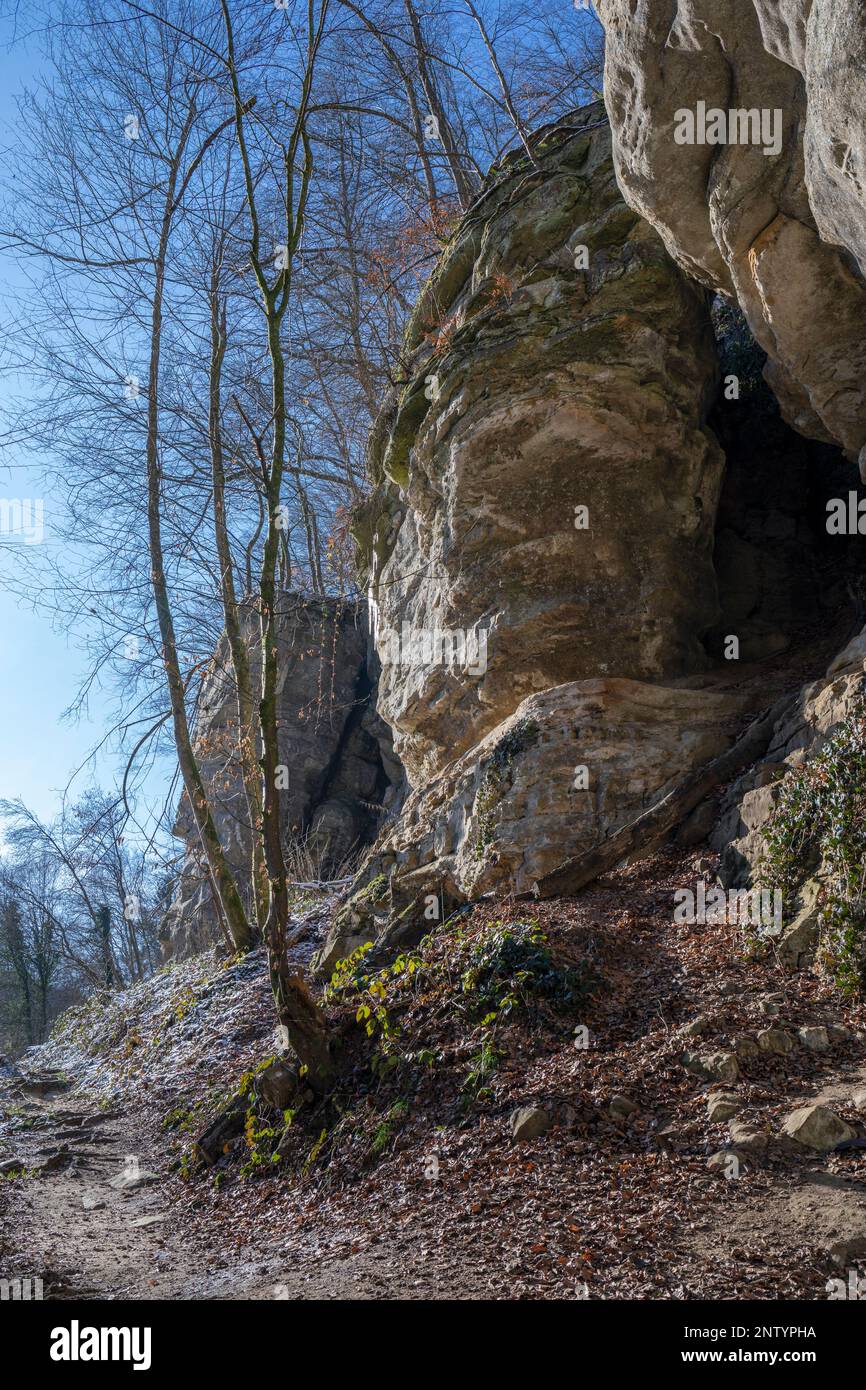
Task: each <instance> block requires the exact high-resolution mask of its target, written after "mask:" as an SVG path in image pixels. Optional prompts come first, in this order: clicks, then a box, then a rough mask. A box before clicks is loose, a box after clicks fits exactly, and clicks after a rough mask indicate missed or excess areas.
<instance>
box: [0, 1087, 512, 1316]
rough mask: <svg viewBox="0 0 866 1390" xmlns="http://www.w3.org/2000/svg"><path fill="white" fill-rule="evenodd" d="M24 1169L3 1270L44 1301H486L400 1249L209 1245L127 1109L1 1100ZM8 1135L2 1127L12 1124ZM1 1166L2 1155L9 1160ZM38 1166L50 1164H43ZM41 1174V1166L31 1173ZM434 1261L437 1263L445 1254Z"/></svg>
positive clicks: (7, 1208) (50, 1098)
mask: <svg viewBox="0 0 866 1390" xmlns="http://www.w3.org/2000/svg"><path fill="white" fill-rule="evenodd" d="M0 1113H2V1114H3V1115H4V1117H5V1118H6V1120H7V1124H8V1123H9V1122H10V1121H11V1124H12V1126H13V1132H14V1135H15V1142H14V1146H13V1147H14V1152H15V1157H16V1159H20V1160H21V1162H22V1163H23V1164H24V1167H25V1170H26V1174H27V1176H26V1177H23V1178H15V1179H13V1180H11V1181H7V1182H4V1183H3V1185H2V1187H3V1198H4V1200H3V1203H2V1215H0V1277H2V1278H4V1279H14V1278H20V1279H27V1278H29V1279H31V1280H33V1279H36V1278H39V1279H41V1280H42V1282H43V1296H44V1297H45V1298H50V1299H59V1300H63V1299H76V1300H78V1299H111V1300H114V1299H117V1300H135V1299H159V1300H174V1299H181V1300H189V1299H227V1300H237V1299H260V1300H273V1299H277V1300H280V1299H307V1300H313V1299H328V1300H332V1299H346V1300H349V1299H351V1300H356V1299H396V1298H399V1299H406V1298H409V1299H412V1298H417V1299H424V1300H428V1299H431V1298H434V1299H435V1298H447V1297H455V1296H456V1297H473V1296H477V1297H483V1296H485V1294H486V1293H487V1292H488V1290H487V1287H486V1280H485V1278H484V1277H483V1272H482V1273H479V1276H478V1277H477V1278H474V1277H473V1276H472V1274H471V1272H470V1271H466V1270H465V1269H464V1270H463V1271H461V1270H460V1269H459V1268H458V1267H456V1264H451V1263H450V1262H446V1263H447V1264H448V1265H449V1267H448V1270H447V1277H443V1270H442V1269H438V1270H436V1269H433V1268H431V1264H430V1261H429V1260H426V1259H425V1260H423V1261H419V1262H418V1264H417V1268H414V1269H413V1268H412V1266H413V1263H414V1262H413V1260H412V1258H411V1254H410V1252H408V1251H407V1250H404V1249H402V1248H400V1247H398V1246H396V1245H395V1246H384V1245H379V1246H377V1247H376V1248H375V1249H372V1250H369V1251H364V1252H363V1253H361V1254H358V1255H354V1256H350V1257H348V1258H346V1257H345V1256H344V1255H342V1254H334V1255H333V1256H332V1257H330V1258H329V1257H328V1256H327V1255H324V1256H323V1255H322V1254H321V1253H319V1254H318V1255H317V1257H316V1258H312V1259H311V1258H310V1256H309V1251H307V1250H305V1249H304V1248H303V1246H301V1247H299V1249H298V1250H297V1251H296V1252H295V1253H294V1254H293V1253H292V1252H287V1250H286V1247H285V1243H284V1242H283V1243H281V1244H280V1245H279V1246H277V1245H276V1244H274V1243H269V1241H268V1237H267V1233H266V1232H264V1231H263V1232H262V1233H261V1237H260V1239H259V1240H257V1241H256V1242H255V1243H254V1244H253V1245H252V1246H251V1245H250V1242H249V1240H248V1239H246V1238H245V1239H244V1241H243V1242H241V1241H238V1242H237V1247H236V1248H235V1247H234V1246H233V1242H232V1240H231V1239H230V1238H227V1239H226V1240H225V1242H224V1243H223V1246H222V1248H215V1246H214V1244H213V1232H212V1230H211V1229H208V1230H207V1231H206V1232H204V1233H199V1232H197V1231H196V1223H195V1220H194V1217H193V1219H192V1220H191V1219H190V1212H189V1210H188V1209H187V1210H186V1211H185V1212H184V1211H181V1209H180V1208H179V1207H178V1206H177V1205H176V1201H177V1197H178V1189H179V1184H178V1183H177V1182H176V1180H175V1179H174V1176H173V1174H172V1173H171V1172H170V1171H169V1168H168V1150H167V1147H166V1146H165V1145H163V1144H161V1143H159V1142H158V1141H154V1138H153V1136H152V1135H150V1136H148V1135H142V1134H141V1133H139V1132H138V1131H137V1128H136V1125H135V1122H134V1118H133V1116H132V1115H131V1114H130V1113H129V1111H124V1110H123V1109H118V1110H115V1111H105V1110H100V1109H99V1108H98V1107H94V1106H92V1105H89V1104H88V1103H87V1101H86V1100H83V1099H82V1098H81V1097H79V1096H72V1097H70V1096H69V1093H68V1091H67V1090H66V1088H65V1087H64V1088H63V1089H60V1088H56V1089H55V1088H52V1089H49V1090H47V1091H46V1093H45V1094H43V1095H35V1094H33V1092H32V1091H28V1090H24V1089H18V1088H17V1087H16V1088H15V1090H14V1092H11V1093H10V1091H9V1090H8V1089H7V1090H6V1091H5V1093H4V1094H3V1095H2V1096H0ZM7 1137H8V1130H7ZM7 1162H8V1160H7ZM42 1165H46V1166H45V1167H42ZM37 1170H39V1171H38V1172H37ZM440 1263H441V1261H440Z"/></svg>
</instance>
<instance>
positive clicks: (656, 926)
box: [0, 849, 866, 1300]
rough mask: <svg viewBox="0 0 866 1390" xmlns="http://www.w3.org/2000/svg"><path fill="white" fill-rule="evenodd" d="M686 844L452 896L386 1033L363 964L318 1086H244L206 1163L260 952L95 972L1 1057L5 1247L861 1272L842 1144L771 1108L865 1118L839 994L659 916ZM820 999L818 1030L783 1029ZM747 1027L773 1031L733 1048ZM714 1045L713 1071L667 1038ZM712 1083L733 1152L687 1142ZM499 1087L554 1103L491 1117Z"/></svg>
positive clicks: (168, 1274)
mask: <svg viewBox="0 0 866 1390" xmlns="http://www.w3.org/2000/svg"><path fill="white" fill-rule="evenodd" d="M699 875H705V876H706V879H707V882H712V879H713V877H714V861H713V860H712V859H711V858H708V857H707V856H706V855H704V856H702V857H701V858H700V860H698V861H695V857H694V851H690V852H688V853H685V852H674V851H672V850H670V849H669V850H666V851H665V852H663V853H660V854H658V855H656V856H654V857H653V858H651V859H647V860H643V861H641V862H640V863H638V864H634V865H632V866H630V867H627V868H623V869H619V870H617V871H616V872H615V873H613V874H611V875H609V876H608V877H606V878H605V879H603V880H600V881H599V882H598V883H597V884H596V885H595V886H594V887H593V888H592V889H590V890H587V891H584V892H583V893H582V894H580V895H579V897H576V898H573V899H560V900H554V901H551V902H545V903H539V904H529V905H528V904H526V903H521V902H507V901H506V902H501V901H500V902H497V903H495V904H493V903H485V904H482V905H480V906H478V907H476V908H474V909H473V910H472V911H471V912H466V913H464V914H462V915H461V916H460V917H459V918H458V919H456V921H455V922H454V923H453V925H451V927H450V929H449V928H448V927H446V928H445V929H442V928H440V929H439V931H438V932H437V934H436V936H435V938H431V943H433V944H432V945H431V946H430V947H429V948H422V950H421V952H420V953H419V954H418V955H417V957H415V958H414V960H415V963H414V965H412V966H411V968H410V966H409V965H408V964H407V963H405V962H404V963H403V965H402V966H400V967H398V971H397V972H394V973H393V974H392V975H389V976H388V979H387V980H386V982H385V985H384V986H383V988H385V989H386V996H385V1005H386V1007H387V1010H388V1015H389V1030H390V1036H389V1037H385V1036H379V1035H375V1034H374V1036H373V1037H372V1038H371V1037H368V1036H367V1031H366V1022H367V1020H366V1019H365V1018H364V1017H363V1015H362V1019H361V1023H360V1024H358V1023H356V1014H357V1011H358V1008H359V1007H360V1004H363V1000H364V999H365V998H369V997H370V996H369V994H368V993H365V989H366V985H365V982H364V978H363V976H362V975H359V976H358V977H357V979H356V981H355V983H352V982H349V983H348V984H347V985H346V987H345V989H344V990H343V991H342V993H341V992H340V991H338V992H337V994H336V995H335V996H333V997H332V999H331V1001H330V1003H329V1006H328V1007H329V1011H330V1013H331V1015H332V1021H333V1022H334V1025H335V1027H336V1028H337V1030H338V1032H339V1036H340V1038H341V1039H342V1047H343V1048H344V1050H345V1056H346V1058H347V1074H346V1083H345V1088H344V1090H343V1092H342V1093H341V1094H339V1095H338V1096H337V1097H336V1098H335V1099H334V1101H333V1102H332V1103H331V1105H330V1106H329V1107H328V1108H327V1109H325V1108H323V1107H318V1108H316V1107H310V1108H309V1113H308V1111H307V1110H301V1111H300V1113H299V1114H298V1115H297V1116H296V1118H295V1120H294V1122H293V1124H292V1125H291V1126H290V1128H289V1129H288V1130H283V1117H282V1116H281V1115H280V1114H279V1112H273V1113H270V1112H268V1111H266V1110H263V1109H262V1108H261V1106H259V1107H258V1109H257V1110H256V1111H255V1112H253V1111H251V1112H250V1118H249V1123H248V1125H247V1130H246V1132H245V1133H241V1134H239V1135H238V1136H237V1137H236V1138H235V1139H233V1140H232V1141H231V1142H230V1143H228V1144H227V1145H226V1146H225V1152H224V1153H223V1155H222V1156H221V1157H220V1159H219V1160H218V1162H217V1163H216V1165H215V1166H214V1167H206V1166H204V1165H202V1164H201V1163H198V1164H197V1163H195V1162H193V1161H192V1155H193V1152H194V1149H193V1142H194V1139H195V1136H196V1135H197V1134H198V1133H200V1132H201V1130H202V1129H203V1127H204V1125H205V1124H206V1122H207V1120H208V1119H209V1118H211V1117H212V1116H213V1114H214V1113H216V1112H217V1111H218V1109H219V1107H220V1105H221V1104H222V1103H224V1101H225V1099H226V1098H227V1097H228V1096H229V1095H230V1094H232V1092H233V1091H235V1090H236V1089H237V1087H238V1085H239V1083H240V1081H241V1077H242V1076H243V1075H244V1073H249V1072H250V1071H252V1070H254V1069H255V1068H256V1067H257V1066H260V1065H261V1064H263V1063H264V1062H265V1061H266V1059H267V1058H269V1057H270V1056H272V1055H273V1028H272V1020H271V1013H270V1001H269V999H268V986H267V976H266V972H265V969H264V962H263V960H262V958H261V955H260V954H254V955H253V956H251V957H247V958H246V959H244V960H241V961H223V962H220V961H217V960H216V958H215V957H214V956H213V955H208V956H205V957H199V958H197V959H196V960H193V961H187V962H183V963H181V964H178V965H173V966H171V967H168V968H166V969H164V970H163V971H161V972H159V973H158V974H157V975H156V976H155V977H153V978H152V979H151V980H149V981H146V982H145V983H144V984H142V985H139V986H137V987H135V988H134V989H131V990H129V991H126V993H125V994H121V995H113V996H110V997H104V998H102V999H94V1000H92V1001H90V1002H89V1003H88V1005H86V1006H83V1007H82V1008H81V1009H80V1010H77V1011H73V1012H72V1013H71V1014H70V1015H67V1016H66V1018H65V1020H64V1022H63V1026H62V1027H61V1028H60V1029H59V1030H56V1032H55V1035H54V1037H53V1039H52V1041H51V1042H50V1043H49V1044H47V1045H45V1046H44V1047H42V1048H40V1049H37V1050H34V1051H31V1052H30V1053H28V1054H27V1055H26V1056H25V1057H24V1058H23V1059H22V1060H21V1066H20V1073H19V1075H17V1076H14V1075H13V1076H8V1077H6V1078H5V1080H4V1081H3V1082H2V1086H0V1167H3V1168H5V1169H6V1170H7V1171H8V1170H10V1168H11V1171H12V1173H13V1176H7V1177H6V1178H5V1179H4V1180H2V1181H0V1276H2V1277H4V1278H11V1277H15V1276H21V1277H27V1276H29V1277H31V1278H32V1277H41V1278H42V1280H43V1283H44V1288H45V1296H46V1297H52V1298H82V1297H83V1298H116V1299H137V1298H158V1299H174V1300H176V1299H243V1298H261V1299H273V1298H296V1297H299V1298H304V1299H317V1298H328V1299H333V1298H338V1299H342V1298H346V1299H356V1298H357V1299H413V1298H414V1299H453V1298H476V1297H488V1298H489V1297H494V1298H523V1299H546V1298H566V1299H572V1298H586V1297H588V1298H609V1299H618V1298H640V1299H668V1298H675V1299H693V1298H701V1297H703V1298H712V1299H767V1300H776V1299H789V1298H805V1299H816V1298H826V1297H827V1286H828V1281H829V1280H831V1279H840V1278H841V1279H846V1278H847V1277H848V1271H849V1270H851V1269H854V1270H856V1271H857V1272H858V1273H859V1274H862V1273H863V1265H862V1260H863V1257H864V1254H866V1147H864V1144H863V1142H862V1141H861V1142H858V1141H857V1140H856V1139H855V1141H854V1143H853V1144H850V1145H849V1146H848V1147H844V1148H840V1149H837V1150H836V1151H833V1152H830V1153H827V1154H820V1153H815V1152H811V1151H810V1150H807V1149H804V1148H801V1147H800V1146H798V1145H797V1144H795V1143H793V1142H792V1141H788V1142H786V1141H784V1140H781V1139H780V1135H779V1131H780V1125H781V1122H782V1120H783V1119H784V1117H785V1115H786V1114H787V1113H789V1112H790V1111H791V1110H793V1109H794V1108H796V1107H797V1106H801V1105H805V1104H807V1103H809V1104H811V1103H813V1102H816V1101H820V1102H822V1103H825V1104H827V1105H829V1106H831V1107H832V1109H833V1110H834V1111H835V1112H836V1113H837V1114H838V1115H839V1116H841V1117H842V1118H843V1119H844V1120H845V1121H846V1122H847V1123H848V1124H849V1125H850V1126H851V1128H852V1129H853V1130H854V1132H855V1134H856V1135H858V1136H862V1135H863V1133H864V1112H863V1109H862V1102H863V1096H862V1093H861V1092H860V1088H863V1087H864V1086H866V1010H864V1008H863V1007H862V1006H853V1005H852V1006H849V1007H845V1006H843V1004H842V1003H841V1001H840V999H839V996H838V995H837V994H835V993H834V992H833V991H832V989H831V988H830V987H829V985H827V984H825V983H824V982H822V981H821V980H819V979H816V978H815V977H814V976H812V975H807V974H790V973H786V972H784V971H783V970H782V969H781V968H780V967H779V966H778V965H777V963H776V962H775V960H774V958H773V956H772V953H769V952H766V953H764V954H756V953H755V951H754V948H753V946H752V945H750V943H749V942H748V941H747V940H746V939H745V938H744V937H743V935H742V934H741V932H740V929H739V928H738V927H736V926H729V925H721V926H710V925H688V924H683V923H675V922H674V921H673V893H674V890H675V889H676V888H678V887H687V886H691V887H694V884H695V880H696V876H699ZM530 923H535V924H537V926H536V927H532V926H531V925H530ZM323 929H324V915H323V914H322V913H320V914H318V915H316V914H315V913H313V914H311V916H310V917H309V919H308V922H307V926H306V929H305V931H304V932H301V933H299V935H300V936H301V941H300V944H299V945H298V947H297V950H298V952H299V955H300V957H301V958H302V959H303V958H306V957H307V956H308V955H309V953H310V952H311V951H312V950H313V949H314V947H315V945H316V943H317V941H318V939H319V937H320V935H321V932H322V930H323ZM539 933H540V934H541V935H539ZM509 970H510V971H511V974H510V975H509ZM521 972H522V973H521ZM367 983H368V982H367ZM359 1001H360V1004H359ZM491 1008H492V1011H493V1015H494V1017H493V1018H492V1020H491ZM485 1011H486V1012H485ZM821 1025H823V1026H825V1027H828V1028H829V1029H831V1030H833V1032H832V1042H831V1045H830V1046H829V1047H828V1048H826V1049H825V1050H823V1051H812V1050H810V1049H809V1048H806V1047H804V1046H803V1045H801V1044H800V1043H799V1042H798V1041H797V1032H798V1029H800V1028H802V1027H804V1026H805V1027H807V1026H821ZM690 1026H692V1028H693V1031H692V1033H687V1032H686V1030H687V1029H689V1027H690ZM768 1027H772V1028H774V1029H779V1030H783V1031H786V1032H788V1033H789V1034H790V1035H791V1037H792V1039H793V1042H794V1045H793V1047H792V1049H791V1050H790V1051H788V1052H787V1053H785V1054H776V1053H772V1052H764V1051H762V1050H759V1049H757V1048H754V1047H752V1048H745V1049H744V1047H743V1040H744V1039H745V1040H748V1039H752V1040H754V1038H755V1037H756V1036H757V1034H758V1033H760V1032H761V1031H762V1030H764V1029H767V1028H768ZM582 1030H585V1031H582ZM584 1043H587V1045H585V1046H584V1045H583V1044H584ZM738 1049H739V1051H740V1052H741V1053H742V1052H747V1053H749V1054H750V1055H745V1056H744V1057H743V1059H742V1060H741V1062H740V1067H739V1071H740V1074H739V1076H738V1077H737V1079H736V1080H735V1081H734V1082H732V1083H730V1084H725V1085H721V1084H719V1083H716V1082H710V1081H708V1080H707V1079H706V1078H705V1077H704V1078H702V1077H701V1076H699V1075H696V1074H695V1073H694V1072H692V1071H690V1070H688V1069H687V1068H686V1066H684V1064H683V1054H684V1053H688V1052H699V1053H700V1054H701V1055H705V1054H711V1053H715V1052H719V1051H725V1052H730V1051H734V1052H736V1051H737V1050H738ZM386 1059H391V1060H386ZM28 1077H29V1078H30V1079H29V1081H28V1079H27V1078H28ZM247 1084H248V1085H249V1077H248V1078H247ZM720 1091H724V1092H730V1093H732V1094H734V1095H735V1097H736V1102H737V1104H738V1105H739V1106H740V1107H741V1109H740V1112H739V1113H738V1115H737V1116H736V1117H735V1119H736V1121H737V1122H739V1123H741V1124H743V1125H745V1127H746V1128H747V1129H749V1130H750V1131H752V1133H753V1136H754V1142H753V1143H752V1144H751V1146H748V1145H747V1148H749V1154H748V1156H747V1157H746V1158H745V1160H744V1161H743V1162H742V1163H741V1165H740V1166H739V1169H738V1171H737V1173H736V1174H735V1175H733V1176H732V1175H731V1174H730V1172H728V1173H727V1175H726V1173H725V1172H723V1171H722V1170H720V1169H719V1170H712V1169H710V1168H708V1159H709V1157H710V1156H711V1155H713V1154H714V1153H716V1152H718V1151H720V1150H722V1149H723V1148H725V1147H726V1146H728V1147H729V1146H730V1144H731V1139H730V1136H729V1133H728V1126H727V1124H726V1123H718V1122H712V1121H711V1120H710V1119H709V1117H708V1107H707V1099H708V1096H709V1095H711V1094H712V1093H714V1092H715V1093H718V1092H720ZM40 1092H42V1093H40ZM855 1094H857V1100H856V1101H855V1099H854V1097H855ZM612 1102H613V1108H611V1106H612ZM858 1104H859V1107H860V1108H858ZM521 1106H536V1107H539V1108H543V1110H544V1111H545V1113H546V1115H547V1117H548V1121H549V1127H548V1128H547V1130H546V1132H544V1133H542V1134H539V1135H538V1136H537V1137H535V1138H533V1139H531V1140H525V1141H522V1142H517V1141H515V1140H514V1139H513V1138H512V1134H511V1127H510V1117H511V1115H512V1113H513V1112H514V1111H515V1110H516V1109H517V1108H519V1107H521ZM269 1114H270V1122H271V1123H270V1126H269ZM269 1134H270V1135H280V1134H281V1135H282V1142H281V1143H280V1145H279V1148H278V1150H277V1148H276V1147H275V1140H274V1138H269V1137H268V1135H269ZM15 1165H20V1166H19V1167H17V1168H16V1167H15ZM16 1172H18V1173H20V1176H15V1175H14V1174H15V1173H16ZM136 1174H137V1175H138V1179H143V1181H140V1182H139V1181H137V1180H136V1178H135V1175H136ZM124 1175H125V1176H124ZM112 1180H114V1183H115V1184H116V1183H118V1182H120V1183H123V1182H124V1181H131V1185H128V1186H122V1185H121V1186H118V1185H113V1182H112ZM858 1261H859V1262H860V1263H858Z"/></svg>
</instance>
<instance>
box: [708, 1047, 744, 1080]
mask: <svg viewBox="0 0 866 1390" xmlns="http://www.w3.org/2000/svg"><path fill="white" fill-rule="evenodd" d="M701 1064H702V1066H703V1068H704V1070H705V1072H706V1073H707V1075H708V1076H711V1077H712V1078H713V1080H714V1081H737V1080H738V1079H739V1075H740V1065H739V1062H738V1061H737V1058H736V1055H735V1054H734V1053H733V1052H710V1053H708V1054H707V1055H706V1056H704V1057H702V1058H701Z"/></svg>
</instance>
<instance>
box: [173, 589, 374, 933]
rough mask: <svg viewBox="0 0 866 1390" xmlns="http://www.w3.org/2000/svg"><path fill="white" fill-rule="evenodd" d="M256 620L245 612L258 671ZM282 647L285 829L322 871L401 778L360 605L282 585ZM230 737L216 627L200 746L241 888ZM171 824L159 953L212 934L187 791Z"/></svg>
mask: <svg viewBox="0 0 866 1390" xmlns="http://www.w3.org/2000/svg"><path fill="white" fill-rule="evenodd" d="M257 627H258V625H257V620H256V617H255V615H254V614H252V613H250V614H249V615H248V616H247V628H248V633H249V641H250V649H251V652H252V657H253V667H254V671H255V670H256V669H257V663H256V643H257ZM279 657H280V668H279V690H280V728H279V747H280V762H281V764H282V766H283V767H284V769H285V781H286V786H285V788H284V789H283V793H282V799H283V807H284V822H285V827H286V837H287V840H289V841H291V840H292V839H294V840H302V841H303V842H304V844H305V846H306V849H307V850H308V851H309V855H310V857H311V858H312V859H313V860H314V861H318V862H319V863H320V864H321V867H322V870H323V872H325V873H327V872H329V871H333V870H334V869H336V868H339V867H340V865H341V864H342V863H343V861H345V860H346V859H347V857H348V856H349V855H350V853H352V852H353V851H357V850H359V849H360V848H361V847H362V846H363V845H365V844H367V843H369V841H370V840H371V839H372V838H373V836H374V834H375V832H376V828H377V827H378V825H379V823H380V821H381V819H382V816H383V814H384V812H385V810H386V809H387V807H388V806H389V805H391V804H392V802H393V800H394V797H395V794H396V784H397V783H398V782H399V780H400V770H399V766H398V765H397V764H396V763H395V761H394V758H393V754H392V751H391V740H390V736H389V733H388V729H387V726H386V725H385V724H384V723H383V722H382V720H381V719H380V718H379V716H378V715H377V714H376V710H375V698H374V697H375V678H376V664H375V658H374V657H373V655H372V653H371V652H370V650H369V643H368V638H367V615H366V607H365V605H364V604H363V603H352V602H344V601H342V600H339V599H331V598H309V597H305V596H302V595H299V594H291V593H290V594H284V595H283V596H282V600H281V606H280V633H279ZM236 744H237V702H236V695H235V689H234V682H233V679H232V675H231V661H230V658H229V653H228V647H227V642H226V639H225V638H223V639H222V640H221V641H220V643H219V645H218V647H217V650H216V652H215V654H214V658H213V662H212V664H211V669H210V671H209V673H208V675H207V677H206V679H205V681H204V684H203V688H202V694H201V700H200V705H199V711H198V721H197V726H196V753H197V756H198V759H199V763H200V766H201V770H202V776H203V778H204V780H205V785H206V786H207V787H208V788H209V790H210V792H211V795H212V798H213V800H212V804H213V808H214V815H215V818H216V821H217V827H218V829H219V831H220V836H221V839H222V842H223V844H224V846H225V847H226V850H227V853H228V855H229V859H230V862H231V864H232V866H233V868H234V869H235V871H236V873H237V874H238V877H239V880H240V882H241V884H242V886H243V888H244V891H245V894H246V895H247V897H248V896H249V883H248V875H249V867H248V865H249V855H250V827H249V819H248V815H247V808H246V800H245V797H244V793H243V784H242V779H241V774H240V767H239V763H238V757H237V751H236ZM174 833H175V835H177V836H178V837H179V838H180V839H182V840H183V842H184V851H183V863H182V868H181V872H180V875H179V878H178V882H177V886H176V889H175V894H174V899H173V902H172V904H171V907H170V909H169V911H168V913H167V915H166V918H165V921H164V923H163V932H162V936H163V943H164V948H165V951H166V954H167V955H171V956H184V955H189V954H191V953H193V952H194V951H196V950H201V949H203V948H204V947H205V946H207V945H210V944H211V943H212V942H213V941H215V940H218V939H219V937H220V931H219V923H218V919H217V915H216V909H215V905H214V898H213V894H212V892H211V886H210V882H209V878H208V874H207V869H206V864H205V860H204V856H203V854H202V852H201V849H200V846H199V844H198V840H197V836H196V834H195V828H194V824H193V819H192V814H191V810H190V807H189V803H188V801H187V798H186V794H184V795H183V796H182V797H181V801H180V805H179V807H178V814H177V819H176V823H175V826H174Z"/></svg>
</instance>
